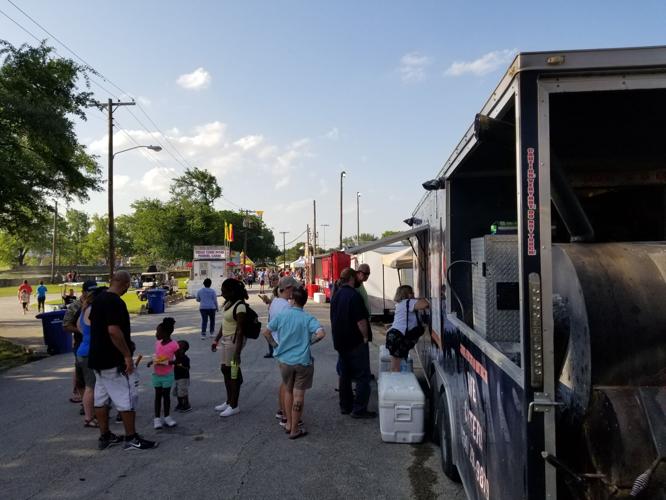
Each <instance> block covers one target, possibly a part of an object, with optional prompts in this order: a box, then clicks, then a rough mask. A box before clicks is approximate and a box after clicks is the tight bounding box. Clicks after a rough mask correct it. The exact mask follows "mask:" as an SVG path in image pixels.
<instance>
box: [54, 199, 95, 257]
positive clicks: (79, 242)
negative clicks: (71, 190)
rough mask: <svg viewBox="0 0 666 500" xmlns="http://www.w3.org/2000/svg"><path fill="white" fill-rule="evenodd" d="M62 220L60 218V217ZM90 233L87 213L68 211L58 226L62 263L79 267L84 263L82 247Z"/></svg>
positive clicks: (59, 251) (71, 209) (59, 250)
mask: <svg viewBox="0 0 666 500" xmlns="http://www.w3.org/2000/svg"><path fill="white" fill-rule="evenodd" d="M59 219H60V217H59ZM89 231H90V217H88V214H87V213H85V212H82V211H80V210H75V209H73V208H70V209H67V212H66V213H65V217H64V218H62V219H61V222H60V223H59V224H58V253H59V255H60V262H62V263H65V264H67V265H70V266H71V265H78V264H81V262H82V246H83V241H84V240H85V238H86V236H87V235H88V232H89Z"/></svg>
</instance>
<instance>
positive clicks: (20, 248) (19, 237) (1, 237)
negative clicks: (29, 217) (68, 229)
mask: <svg viewBox="0 0 666 500" xmlns="http://www.w3.org/2000/svg"><path fill="white" fill-rule="evenodd" d="M52 235H53V231H52V229H51V227H49V226H48V225H42V221H41V220H39V221H33V222H31V223H30V224H27V225H23V226H20V227H17V228H15V229H14V230H13V231H11V232H10V231H0V262H2V263H3V264H5V265H9V266H23V265H25V260H26V257H27V256H28V253H30V252H33V253H37V254H39V253H44V252H47V251H49V250H50V248H51V239H52Z"/></svg>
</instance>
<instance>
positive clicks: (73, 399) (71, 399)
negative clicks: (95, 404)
mask: <svg viewBox="0 0 666 500" xmlns="http://www.w3.org/2000/svg"><path fill="white" fill-rule="evenodd" d="M69 402H70V403H80V402H81V398H75V397H71V398H69Z"/></svg>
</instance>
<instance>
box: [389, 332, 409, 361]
mask: <svg viewBox="0 0 666 500" xmlns="http://www.w3.org/2000/svg"><path fill="white" fill-rule="evenodd" d="M415 345H416V341H414V340H410V339H408V338H407V337H406V336H405V335H403V334H402V333H401V332H400V331H399V330H396V329H394V328H391V329H390V330H389V331H388V332H386V349H388V352H389V353H391V356H393V357H395V358H402V359H407V357H408V356H409V351H411V350H412V349H414V346H415Z"/></svg>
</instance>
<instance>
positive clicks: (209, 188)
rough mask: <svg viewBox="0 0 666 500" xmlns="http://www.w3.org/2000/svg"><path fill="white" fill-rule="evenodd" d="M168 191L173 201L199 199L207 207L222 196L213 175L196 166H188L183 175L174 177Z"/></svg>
mask: <svg viewBox="0 0 666 500" xmlns="http://www.w3.org/2000/svg"><path fill="white" fill-rule="evenodd" d="M170 192H171V196H172V198H173V199H174V200H175V201H180V200H190V201H199V202H201V203H204V204H205V205H208V206H209V207H212V206H213V203H214V202H215V200H217V199H218V198H219V197H220V196H222V188H221V187H220V186H219V185H218V184H217V179H216V178H215V176H214V175H213V174H211V173H210V172H208V171H207V170H202V169H200V168H196V167H194V168H192V169H190V168H188V169H186V170H185V173H184V174H183V175H181V176H180V177H176V178H175V179H174V180H173V184H171V189H170Z"/></svg>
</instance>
